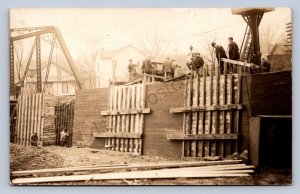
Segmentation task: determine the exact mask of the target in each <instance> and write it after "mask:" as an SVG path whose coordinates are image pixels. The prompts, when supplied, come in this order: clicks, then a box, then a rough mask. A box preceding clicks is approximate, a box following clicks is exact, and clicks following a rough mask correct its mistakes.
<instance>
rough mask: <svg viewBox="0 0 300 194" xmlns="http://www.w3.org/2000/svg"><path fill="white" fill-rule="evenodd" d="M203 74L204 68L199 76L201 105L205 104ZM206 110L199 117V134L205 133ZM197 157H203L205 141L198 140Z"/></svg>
mask: <svg viewBox="0 0 300 194" xmlns="http://www.w3.org/2000/svg"><path fill="white" fill-rule="evenodd" d="M202 75H203V70H202V71H201V76H199V85H198V87H199V105H200V106H204V101H205V100H204V98H205V86H204V83H205V80H204V77H203V76H202ZM203 125H204V112H199V118H198V131H197V134H203V132H204V129H203ZM197 157H200V158H202V157H203V141H198V145H197Z"/></svg>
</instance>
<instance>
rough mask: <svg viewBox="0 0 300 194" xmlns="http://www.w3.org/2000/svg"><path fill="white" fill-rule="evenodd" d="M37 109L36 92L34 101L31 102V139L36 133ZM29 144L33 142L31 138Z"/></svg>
mask: <svg viewBox="0 0 300 194" xmlns="http://www.w3.org/2000/svg"><path fill="white" fill-rule="evenodd" d="M35 111H36V94H35V95H32V103H31V127H30V136H29V139H31V136H32V135H33V134H34V132H35V130H36V128H35ZM29 144H31V140H29Z"/></svg>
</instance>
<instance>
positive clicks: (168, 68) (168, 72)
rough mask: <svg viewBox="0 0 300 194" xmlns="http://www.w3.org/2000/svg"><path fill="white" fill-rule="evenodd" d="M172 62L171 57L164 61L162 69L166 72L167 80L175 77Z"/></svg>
mask: <svg viewBox="0 0 300 194" xmlns="http://www.w3.org/2000/svg"><path fill="white" fill-rule="evenodd" d="M171 64H172V61H171V60H170V58H169V57H167V59H166V60H165V61H164V63H163V66H162V71H163V72H164V75H165V80H168V79H172V78H173V77H172V69H171Z"/></svg>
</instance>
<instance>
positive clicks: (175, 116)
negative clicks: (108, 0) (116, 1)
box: [8, 7, 293, 186]
mask: <svg viewBox="0 0 300 194" xmlns="http://www.w3.org/2000/svg"><path fill="white" fill-rule="evenodd" d="M9 15H10V17H9V21H10V25H9V44H10V45H9V48H10V49H9V57H10V58H9V65H8V66H9V72H10V77H9V84H10V88H9V89H10V95H9V108H10V110H9V111H10V116H9V122H10V145H9V147H10V159H9V161H10V171H9V172H10V184H11V185H13V186H23V185H26V186H28V185H31V186H41V185H47V186H49V185H50V186H52V185H66V186H70V185H72V186H73V185H96V186H102V185H129V186H135V185H292V26H293V23H292V10H291V8H287V7H241V8H230V7H228V8H14V9H10V11H9Z"/></svg>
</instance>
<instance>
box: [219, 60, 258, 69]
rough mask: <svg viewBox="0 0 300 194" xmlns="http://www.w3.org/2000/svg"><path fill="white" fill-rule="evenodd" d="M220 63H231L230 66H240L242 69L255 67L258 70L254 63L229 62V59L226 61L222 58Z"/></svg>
mask: <svg viewBox="0 0 300 194" xmlns="http://www.w3.org/2000/svg"><path fill="white" fill-rule="evenodd" d="M221 60H222V61H224V62H226V63H231V64H235V65H240V66H243V67H250V68H251V67H255V68H259V66H258V65H256V64H254V63H246V62H242V61H235V60H231V59H226V58H222V59H221Z"/></svg>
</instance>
